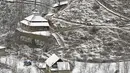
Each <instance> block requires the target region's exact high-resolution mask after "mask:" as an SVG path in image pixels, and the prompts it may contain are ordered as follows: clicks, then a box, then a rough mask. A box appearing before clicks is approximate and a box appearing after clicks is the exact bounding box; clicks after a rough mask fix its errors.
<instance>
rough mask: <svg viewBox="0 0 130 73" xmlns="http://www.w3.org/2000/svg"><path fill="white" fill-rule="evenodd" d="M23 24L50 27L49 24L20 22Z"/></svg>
mask: <svg viewBox="0 0 130 73" xmlns="http://www.w3.org/2000/svg"><path fill="white" fill-rule="evenodd" d="M20 22H21V23H23V24H25V25H27V26H49V23H48V22H40V21H39V22H29V21H27V20H22V21H20Z"/></svg>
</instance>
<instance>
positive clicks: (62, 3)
mask: <svg viewBox="0 0 130 73" xmlns="http://www.w3.org/2000/svg"><path fill="white" fill-rule="evenodd" d="M66 4H68V1H62V2H60V3H55V4H54V5H53V7H57V6H59V5H66Z"/></svg>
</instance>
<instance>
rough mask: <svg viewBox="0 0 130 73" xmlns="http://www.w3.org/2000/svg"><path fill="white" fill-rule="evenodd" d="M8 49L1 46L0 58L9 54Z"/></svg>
mask: <svg viewBox="0 0 130 73" xmlns="http://www.w3.org/2000/svg"><path fill="white" fill-rule="evenodd" d="M5 49H6V47H4V46H0V56H5V55H6V54H7V52H6V51H5Z"/></svg>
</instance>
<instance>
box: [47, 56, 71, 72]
mask: <svg viewBox="0 0 130 73" xmlns="http://www.w3.org/2000/svg"><path fill="white" fill-rule="evenodd" d="M45 63H46V73H70V64H69V62H64V61H63V60H62V59H61V58H59V57H58V56H57V55H55V54H53V55H52V56H51V57H49V58H48V59H47V60H46V61H45Z"/></svg>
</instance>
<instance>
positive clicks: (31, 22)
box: [17, 11, 50, 36]
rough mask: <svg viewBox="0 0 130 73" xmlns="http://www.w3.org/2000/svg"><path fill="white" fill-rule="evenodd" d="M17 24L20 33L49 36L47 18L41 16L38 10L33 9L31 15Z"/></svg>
mask: <svg viewBox="0 0 130 73" xmlns="http://www.w3.org/2000/svg"><path fill="white" fill-rule="evenodd" d="M18 26H19V27H18V28H17V30H18V31H20V32H22V33H27V34H33V35H41V36H50V28H49V27H50V25H49V23H48V20H46V19H45V18H43V17H42V16H41V15H40V14H39V12H38V11H34V12H33V14H32V15H30V16H28V17H26V18H25V19H24V20H22V21H20V22H19V23H18Z"/></svg>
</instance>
